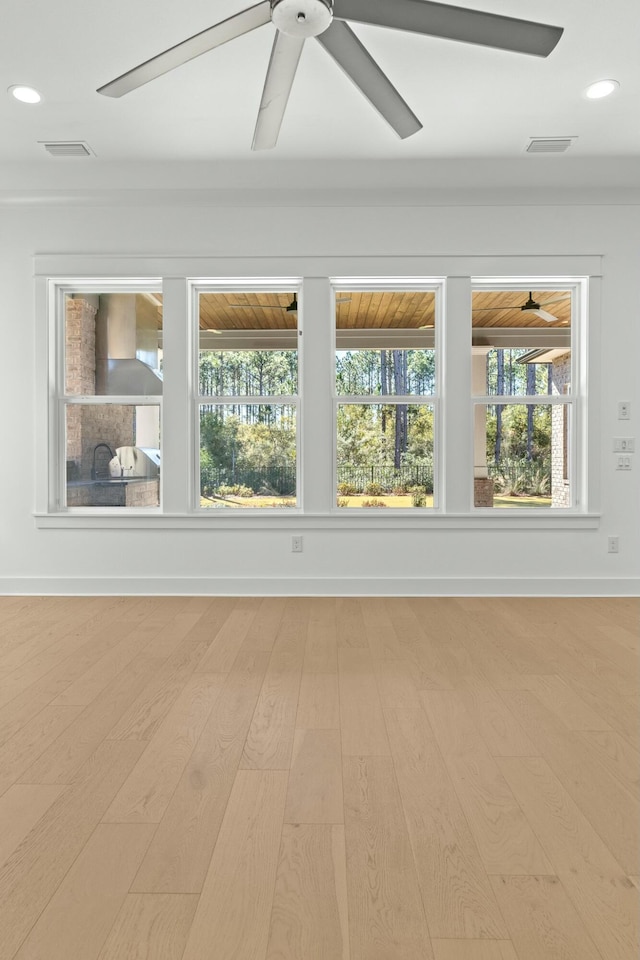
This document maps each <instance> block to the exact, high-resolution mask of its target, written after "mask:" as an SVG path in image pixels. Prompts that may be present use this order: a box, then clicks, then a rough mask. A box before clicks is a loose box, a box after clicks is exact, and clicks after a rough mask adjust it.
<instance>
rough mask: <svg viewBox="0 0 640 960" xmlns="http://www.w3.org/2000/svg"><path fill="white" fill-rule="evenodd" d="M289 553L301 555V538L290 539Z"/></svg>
mask: <svg viewBox="0 0 640 960" xmlns="http://www.w3.org/2000/svg"><path fill="white" fill-rule="evenodd" d="M291 552H292V553H302V537H291Z"/></svg>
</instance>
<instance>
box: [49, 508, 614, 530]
mask: <svg viewBox="0 0 640 960" xmlns="http://www.w3.org/2000/svg"><path fill="white" fill-rule="evenodd" d="M514 514H516V515H515V516H514ZM600 516H601V515H600V514H599V513H570V512H565V511H562V513H560V511H554V512H553V513H552V512H551V511H549V512H546V511H545V513H544V514H543V513H542V512H541V511H540V510H531V511H525V510H520V509H518V510H517V511H516V510H514V511H513V512H507V511H506V510H500V511H499V512H496V514H495V515H493V514H489V513H448V514H443V513H432V514H430V515H429V516H424V515H419V516H416V515H415V514H414V513H410V514H407V513H405V512H402V513H400V512H398V513H396V512H394V513H393V514H390V512H389V513H387V514H386V515H385V516H384V517H381V516H379V515H378V514H377V513H376V514H375V515H374V512H373V511H371V512H369V511H367V512H365V511H364V510H363V511H362V512H360V511H359V512H358V514H357V515H356V516H344V515H343V514H342V513H340V514H337V513H330V514H308V513H307V514H302V513H290V512H289V511H287V512H286V513H284V512H282V513H281V512H278V515H277V516H274V515H270V516H266V517H265V516H250V517H249V516H247V515H246V513H245V514H244V515H243V516H242V517H238V516H233V517H226V516H224V517H223V516H220V515H216V516H215V517H213V516H202V515H201V514H167V513H164V514H160V513H153V514H148V513H147V514H141V513H135V514H133V513H127V514H126V515H125V514H123V513H117V514H116V513H110V514H109V515H105V514H97V513H93V514H90V513H82V514H68V513H65V514H62V513H36V514H34V519H35V524H36V527H37V528H38V529H39V530H208V531H210V532H211V531H222V530H297V531H301V530H361V529H367V530H447V529H450V530H596V529H597V528H598V527H599V525H600Z"/></svg>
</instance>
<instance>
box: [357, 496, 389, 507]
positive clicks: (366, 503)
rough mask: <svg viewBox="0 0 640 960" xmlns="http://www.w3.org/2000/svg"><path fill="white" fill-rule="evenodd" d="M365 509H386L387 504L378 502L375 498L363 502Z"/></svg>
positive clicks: (381, 501)
mask: <svg viewBox="0 0 640 960" xmlns="http://www.w3.org/2000/svg"><path fill="white" fill-rule="evenodd" d="M362 506H363V507H386V503H385V502H384V501H383V500H377V499H376V498H375V497H374V498H373V499H371V500H363V501H362Z"/></svg>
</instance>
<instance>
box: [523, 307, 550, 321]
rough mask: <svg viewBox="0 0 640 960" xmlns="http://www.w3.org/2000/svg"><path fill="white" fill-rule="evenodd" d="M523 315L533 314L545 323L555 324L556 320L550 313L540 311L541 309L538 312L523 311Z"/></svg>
mask: <svg viewBox="0 0 640 960" xmlns="http://www.w3.org/2000/svg"><path fill="white" fill-rule="evenodd" d="M525 313H535V315H536V317H540V319H541V320H546V321H547V323H555V322H556V320H557V319H558V318H557V317H554V315H553V314H552V313H547V311H546V310H542V309H541V308H540V309H538V310H525Z"/></svg>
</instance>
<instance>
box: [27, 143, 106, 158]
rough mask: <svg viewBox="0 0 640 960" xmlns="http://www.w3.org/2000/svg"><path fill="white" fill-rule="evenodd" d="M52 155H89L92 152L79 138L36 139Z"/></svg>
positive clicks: (91, 154)
mask: <svg viewBox="0 0 640 960" xmlns="http://www.w3.org/2000/svg"><path fill="white" fill-rule="evenodd" d="M38 142H39V143H41V144H42V146H43V147H44V148H45V150H46V151H47V153H50V154H51V156H52V157H91V156H93V153H92V151H91V149H90V148H89V147H88V146H87V144H86V143H83V142H82V141H81V140H49V141H43V140H40V141H38Z"/></svg>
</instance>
